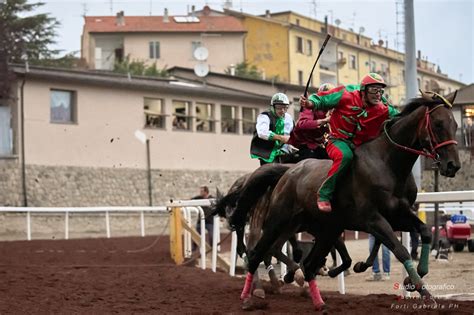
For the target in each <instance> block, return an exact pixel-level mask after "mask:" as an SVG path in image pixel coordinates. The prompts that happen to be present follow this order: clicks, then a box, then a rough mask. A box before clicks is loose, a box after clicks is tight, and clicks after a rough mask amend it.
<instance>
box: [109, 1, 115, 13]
mask: <svg viewBox="0 0 474 315" xmlns="http://www.w3.org/2000/svg"><path fill="white" fill-rule="evenodd" d="M110 14H114V0H110Z"/></svg>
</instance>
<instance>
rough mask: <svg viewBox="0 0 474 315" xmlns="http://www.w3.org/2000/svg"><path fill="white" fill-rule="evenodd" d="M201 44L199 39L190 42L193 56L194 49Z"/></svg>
mask: <svg viewBox="0 0 474 315" xmlns="http://www.w3.org/2000/svg"><path fill="white" fill-rule="evenodd" d="M201 46H202V43H201V42H200V41H196V42H191V54H192V55H193V57H194V51H195V50H196V49H198V48H199V47H201Z"/></svg>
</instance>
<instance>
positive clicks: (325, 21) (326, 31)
mask: <svg viewBox="0 0 474 315" xmlns="http://www.w3.org/2000/svg"><path fill="white" fill-rule="evenodd" d="M324 32H325V33H326V34H329V23H328V16H327V15H325V16H324Z"/></svg>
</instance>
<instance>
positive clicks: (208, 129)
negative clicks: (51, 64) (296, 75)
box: [0, 66, 301, 206]
mask: <svg viewBox="0 0 474 315" xmlns="http://www.w3.org/2000/svg"><path fill="white" fill-rule="evenodd" d="M12 70H13V72H14V73H15V75H16V78H15V80H14V81H13V82H12V97H11V101H10V102H9V103H8V104H3V105H6V106H0V131H1V132H0V150H1V151H0V173H1V174H2V179H3V180H2V181H0V204H3V205H16V206H19V205H22V204H24V200H25V199H26V201H27V204H28V205H29V206H68V205H70V206H73V205H76V206H78V205H82V206H87V205H90V206H92V205H96V206H97V205H147V204H148V195H147V190H148V188H147V173H146V172H147V169H148V165H147V150H146V146H145V145H144V144H143V143H142V142H140V141H139V139H138V138H140V137H143V136H140V134H141V133H143V134H144V135H145V137H146V139H148V140H149V145H150V151H149V152H150V162H151V163H150V164H151V165H150V169H151V174H152V179H153V200H154V202H155V204H163V203H164V202H166V201H167V200H169V198H189V197H191V196H193V195H195V194H196V189H197V187H199V186H201V185H208V186H209V187H210V188H211V189H214V188H215V187H216V186H218V187H220V189H221V190H225V189H227V188H228V187H229V186H230V185H231V184H232V183H233V181H234V180H235V179H237V178H238V177H239V176H240V175H242V174H244V173H247V172H249V171H252V170H254V169H255V168H257V167H258V166H259V162H258V161H257V160H253V159H251V158H250V154H249V148H250V140H251V137H252V134H253V131H254V126H255V121H256V117H257V115H258V114H259V113H260V112H262V111H263V110H265V109H267V108H268V105H269V101H270V99H271V96H272V95H273V94H274V93H276V92H278V91H284V92H287V93H288V94H289V95H291V97H292V98H293V99H296V100H297V97H298V96H299V94H300V93H301V91H300V87H299V86H292V85H288V84H281V83H280V84H272V82H268V81H265V80H252V79H244V78H238V77H234V76H230V75H225V74H219V73H213V72H211V73H209V75H208V76H207V77H206V79H205V80H206V82H203V78H201V77H198V76H196V74H194V71H193V70H192V69H186V68H178V67H176V68H173V69H170V70H171V71H170V72H171V73H172V74H173V76H172V77H169V78H149V77H134V76H131V77H129V76H127V75H120V74H114V73H105V72H97V71H90V70H89V71H85V70H65V69H53V68H45V67H29V70H27V71H25V68H24V67H22V66H13V67H12ZM251 88H252V89H251ZM294 107H295V108H297V109H298V108H299V107H298V106H294ZM291 111H292V112H294V110H293V109H291ZM296 112H297V110H296ZM137 131H138V132H137ZM137 134H138V138H137ZM23 148H24V151H23ZM23 152H24V154H23ZM22 169H24V170H25V172H24V173H23V171H22ZM23 184H24V185H25V187H26V198H24V197H25V196H24V193H23V191H25V190H23V188H22V185H23Z"/></svg>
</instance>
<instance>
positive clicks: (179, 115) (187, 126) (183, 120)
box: [172, 100, 192, 130]
mask: <svg viewBox="0 0 474 315" xmlns="http://www.w3.org/2000/svg"><path fill="white" fill-rule="evenodd" d="M172 105H173V130H191V118H192V117H191V115H190V114H189V113H190V111H191V103H190V102H186V101H175V100H173V101H172Z"/></svg>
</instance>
